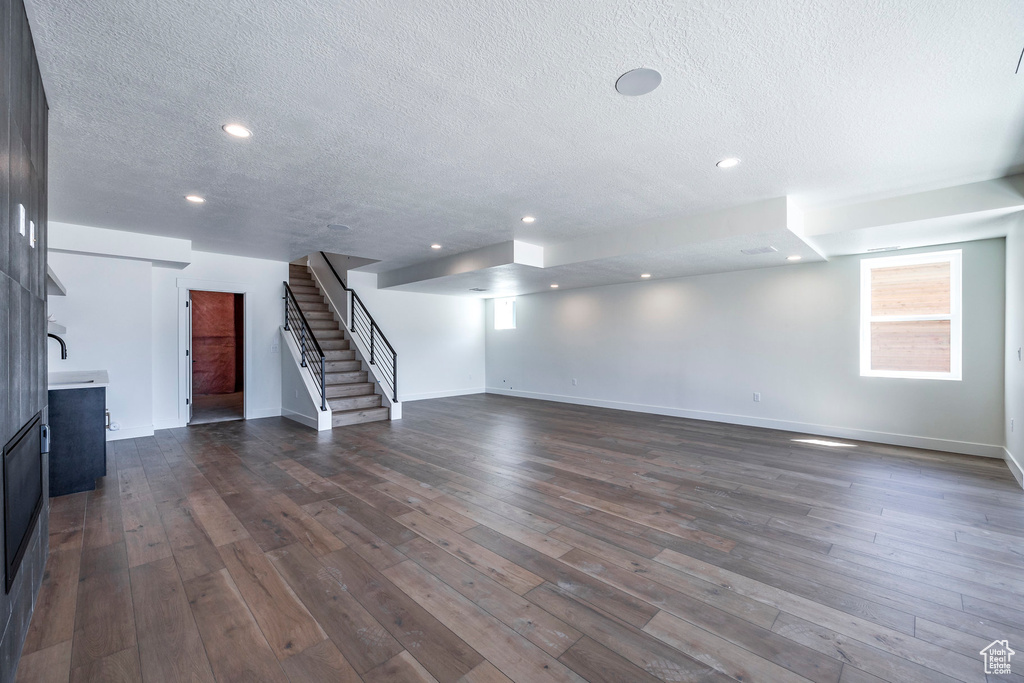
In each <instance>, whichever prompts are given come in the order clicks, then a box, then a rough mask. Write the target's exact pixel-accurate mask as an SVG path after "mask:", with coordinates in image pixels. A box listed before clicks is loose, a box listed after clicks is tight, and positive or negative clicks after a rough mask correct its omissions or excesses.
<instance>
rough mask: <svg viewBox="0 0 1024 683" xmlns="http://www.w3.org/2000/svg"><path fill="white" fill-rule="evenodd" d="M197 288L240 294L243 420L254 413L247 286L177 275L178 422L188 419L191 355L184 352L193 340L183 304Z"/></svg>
mask: <svg viewBox="0 0 1024 683" xmlns="http://www.w3.org/2000/svg"><path fill="white" fill-rule="evenodd" d="M191 290H197V291H200V292H227V293H229V294H241V295H242V327H243V331H242V343H243V344H245V349H244V350H243V351H244V352H243V354H242V358H243V360H242V362H243V363H244V364H245V367H244V368H242V374H243V375H244V380H243V382H244V387H243V389H242V400H243V408H242V414H243V415H244V416H245V419H246V420H251V419H253V418H255V417H256V416H255V415H253V414H252V410H251V407H250V406H251V405H252V404H251V402H250V401H249V387H251V386H252V372H253V371H252V317H251V316H252V313H251V312H250V310H249V291H248V286H247V285H246V284H245V283H241V282H220V281H217V280H194V279H191V278H178V426H179V427H185V426H187V425H188V423H189V405H188V403H187V402H186V400H187V398H188V388H189V382H191V381H192V363H191V361H192V358H191V356H186V355H185V352H186V351H189V350H190V346H191V342H192V340H191V339H189V335H190V326H189V316H190V315H191V311H190V308H189V307H188V306H186V303H188V301H189V292H190V291H191Z"/></svg>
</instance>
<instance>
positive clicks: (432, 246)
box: [430, 244, 441, 249]
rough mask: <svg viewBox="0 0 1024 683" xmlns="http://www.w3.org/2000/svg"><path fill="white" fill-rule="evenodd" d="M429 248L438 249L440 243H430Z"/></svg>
mask: <svg viewBox="0 0 1024 683" xmlns="http://www.w3.org/2000/svg"><path fill="white" fill-rule="evenodd" d="M430 248H431V249H440V248H441V245H440V244H431V245H430Z"/></svg>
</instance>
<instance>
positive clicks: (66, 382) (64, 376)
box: [46, 370, 110, 391]
mask: <svg viewBox="0 0 1024 683" xmlns="http://www.w3.org/2000/svg"><path fill="white" fill-rule="evenodd" d="M46 379H47V381H46V384H47V389H50V390H51V391H52V390H54V389H90V388H93V387H105V386H109V385H110V377H109V376H108V375H107V371H106V370H78V371H75V372H51V373H50V374H49V375H47V378H46Z"/></svg>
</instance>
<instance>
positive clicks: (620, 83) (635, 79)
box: [615, 69, 661, 97]
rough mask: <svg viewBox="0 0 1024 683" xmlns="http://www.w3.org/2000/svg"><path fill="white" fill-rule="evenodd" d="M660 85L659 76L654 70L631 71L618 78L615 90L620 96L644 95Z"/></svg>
mask: <svg viewBox="0 0 1024 683" xmlns="http://www.w3.org/2000/svg"><path fill="white" fill-rule="evenodd" d="M659 85H661V74H660V73H658V72H657V71H655V70H654V69H633V70H632V71H627V72H626V73H624V74H622V75H621V76H619V80H617V81H615V89H616V90H618V91H619V94H620V95H628V96H629V97H636V96H638V95H646V94H647V93H649V92H651V91H652V90H654V89H655V88H657V87H658V86H659Z"/></svg>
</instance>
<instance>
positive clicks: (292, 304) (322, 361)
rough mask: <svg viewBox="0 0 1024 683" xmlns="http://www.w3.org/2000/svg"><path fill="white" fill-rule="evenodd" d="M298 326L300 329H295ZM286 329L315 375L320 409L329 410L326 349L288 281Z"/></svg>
mask: <svg viewBox="0 0 1024 683" xmlns="http://www.w3.org/2000/svg"><path fill="white" fill-rule="evenodd" d="M296 327H298V328H299V329H297V330H296V329H295V328H296ZM284 329H285V331H287V332H291V333H292V339H294V340H295V343H296V344H297V345H298V347H299V350H300V352H301V354H302V367H304V368H307V369H308V370H309V374H310V375H311V376H312V377H313V384H315V385H317V389H318V390H319V392H320V410H327V363H326V358H325V356H324V350H323V349H322V348H320V342H318V341H317V340H316V335H314V334H313V328H312V327H310V326H309V321H307V320H306V314H305V313H303V312H302V309H301V308H299V302H298V301H297V300H296V299H295V294H293V293H292V288H291V287H289V286H288V283H287V282H285V283H284ZM309 341H312V342H313V349H312V350H313V351H314V352H315V353H309V352H308V351H307V345H308V343H309Z"/></svg>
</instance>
